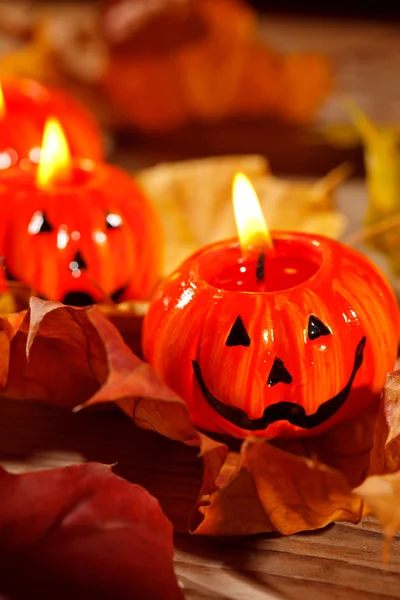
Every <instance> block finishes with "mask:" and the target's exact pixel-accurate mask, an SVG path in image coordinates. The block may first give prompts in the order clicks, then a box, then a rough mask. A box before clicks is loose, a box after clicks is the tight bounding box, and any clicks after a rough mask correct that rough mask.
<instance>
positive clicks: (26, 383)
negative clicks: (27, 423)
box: [3, 298, 107, 408]
mask: <svg viewBox="0 0 400 600" xmlns="http://www.w3.org/2000/svg"><path fill="white" fill-rule="evenodd" d="M91 312H98V313H99V315H100V317H99V318H103V319H104V320H106V317H104V316H103V315H101V313H100V311H99V309H98V308H96V307H91V308H84V309H78V308H73V307H70V306H64V305H62V304H58V303H55V302H46V301H44V300H40V299H38V298H32V299H31V302H30V311H29V314H27V315H26V317H25V319H24V320H23V321H22V322H20V323H19V328H18V331H17V332H16V334H15V336H14V338H13V340H12V343H11V354H10V369H9V377H8V382H7V386H6V388H5V390H4V392H3V393H4V395H5V396H8V397H11V398H18V399H31V400H39V401H42V402H46V403H48V404H51V405H53V406H58V407H70V408H72V407H73V406H76V405H77V404H80V403H82V402H84V401H85V400H87V399H88V398H89V397H90V396H91V395H92V394H93V393H94V392H95V391H96V389H97V388H98V387H99V385H100V384H101V383H102V382H103V381H105V379H106V376H107V360H106V354H105V351H104V348H103V346H102V342H101V340H100V338H99V336H98V334H97V333H96V330H95V329H94V327H93V326H92V324H91V321H90V319H89V314H90V313H91Z"/></svg>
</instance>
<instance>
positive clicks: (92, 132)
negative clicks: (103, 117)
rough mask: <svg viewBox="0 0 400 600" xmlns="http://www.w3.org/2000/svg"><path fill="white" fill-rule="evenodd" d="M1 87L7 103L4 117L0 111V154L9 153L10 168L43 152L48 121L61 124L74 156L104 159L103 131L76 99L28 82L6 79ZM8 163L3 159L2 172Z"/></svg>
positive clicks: (7, 160)
mask: <svg viewBox="0 0 400 600" xmlns="http://www.w3.org/2000/svg"><path fill="white" fill-rule="evenodd" d="M0 83H1V87H2V91H3V96H4V102H5V109H4V115H3V114H2V111H0V154H1V153H8V155H9V157H10V160H11V165H15V164H17V163H18V162H19V161H20V160H21V159H24V158H29V157H30V155H31V151H32V149H35V148H40V146H41V144H42V138H43V131H44V126H45V123H46V121H47V119H48V118H49V117H54V118H56V119H57V120H58V121H59V122H60V123H61V126H62V128H63V131H64V133H65V136H66V139H67V141H68V145H69V148H70V152H71V154H72V156H77V157H82V158H91V159H92V160H102V159H103V158H104V144H103V138H102V133H101V130H100V128H99V126H98V125H97V123H96V121H95V119H94V117H93V116H92V115H91V114H90V112H89V111H88V110H87V109H86V108H85V107H84V106H82V105H81V104H80V102H78V101H77V100H75V98H73V97H71V96H70V95H69V94H68V93H66V92H65V91H61V90H56V89H49V88H47V87H45V86H43V85H42V84H40V83H38V82H36V81H31V80H29V79H7V80H5V81H1V82H0ZM34 153H35V151H34ZM31 156H35V154H33V155H31ZM7 162H9V159H7V158H6V159H5V160H1V156H0V168H4V166H5V165H6V166H7Z"/></svg>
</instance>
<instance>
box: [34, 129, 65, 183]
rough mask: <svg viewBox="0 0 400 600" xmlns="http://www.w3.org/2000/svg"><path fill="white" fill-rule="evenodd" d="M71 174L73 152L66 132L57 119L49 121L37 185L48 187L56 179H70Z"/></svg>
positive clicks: (44, 135)
mask: <svg viewBox="0 0 400 600" xmlns="http://www.w3.org/2000/svg"><path fill="white" fill-rule="evenodd" d="M70 176H71V154H70V151H69V147H68V143H67V140H66V138H65V135H64V132H63V130H62V127H61V125H60V123H59V122H58V121H57V119H54V118H51V119H49V120H48V121H47V123H46V125H45V128H44V134H43V142H42V148H41V151H40V161H39V166H38V170H37V175H36V181H37V185H38V186H39V187H41V188H48V187H49V186H51V185H52V183H54V182H56V181H58V182H59V181H68V179H69V178H70Z"/></svg>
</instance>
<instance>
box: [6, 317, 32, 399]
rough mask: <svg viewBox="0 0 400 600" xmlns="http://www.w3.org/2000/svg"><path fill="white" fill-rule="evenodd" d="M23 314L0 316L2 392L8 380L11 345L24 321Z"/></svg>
mask: <svg viewBox="0 0 400 600" xmlns="http://www.w3.org/2000/svg"><path fill="white" fill-rule="evenodd" d="M25 314H26V313H25V312H20V313H14V314H10V315H4V316H0V389H1V390H2V391H3V389H4V388H5V386H6V384H7V379H8V372H9V366H10V351H11V343H12V340H13V339H14V337H15V335H16V333H17V331H18V329H19V328H20V326H21V323H22V322H23V321H24V319H25Z"/></svg>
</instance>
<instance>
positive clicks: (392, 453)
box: [370, 371, 400, 475]
mask: <svg viewBox="0 0 400 600" xmlns="http://www.w3.org/2000/svg"><path fill="white" fill-rule="evenodd" d="M398 470H400V371H395V372H394V373H390V374H389V375H388V376H387V378H386V385H385V389H384V393H383V401H382V403H381V406H380V410H379V414H378V417H377V420H376V424H375V434H374V447H373V450H372V452H371V466H370V474H373V475H375V474H382V473H394V472H395V471H398Z"/></svg>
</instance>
